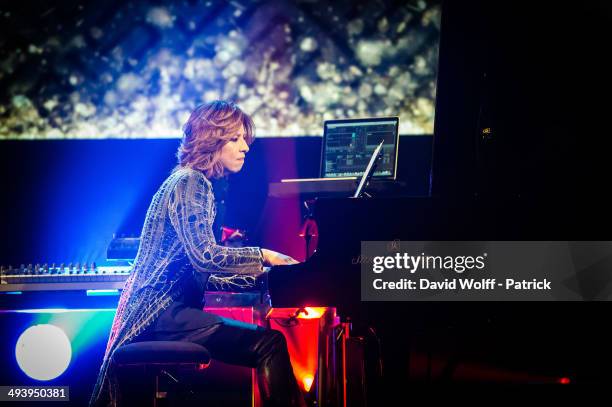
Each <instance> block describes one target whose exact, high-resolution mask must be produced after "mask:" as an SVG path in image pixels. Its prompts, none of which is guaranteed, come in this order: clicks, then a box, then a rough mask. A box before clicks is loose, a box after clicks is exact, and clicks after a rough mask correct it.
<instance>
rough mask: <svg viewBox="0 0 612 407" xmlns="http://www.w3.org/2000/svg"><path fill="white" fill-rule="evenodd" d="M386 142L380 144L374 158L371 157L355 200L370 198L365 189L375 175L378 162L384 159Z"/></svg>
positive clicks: (375, 150)
mask: <svg viewBox="0 0 612 407" xmlns="http://www.w3.org/2000/svg"><path fill="white" fill-rule="evenodd" d="M384 142H385V141H384V140H383V141H381V142H380V144H379V145H378V146H377V147H376V148H375V149H374V152H373V153H372V157H370V162H368V166H367V167H366V170H365V172H364V173H363V175H362V176H361V180H360V181H359V185H358V186H357V190H356V191H355V194H354V195H353V198H361V197H362V196H363V195H366V196H367V197H370V195H369V194H368V193H366V192H365V188H366V187H367V186H368V183H369V182H370V178H372V175H373V174H374V170H375V169H376V165H377V164H378V161H380V159H381V158H382V154H381V152H382V146H383V143H384Z"/></svg>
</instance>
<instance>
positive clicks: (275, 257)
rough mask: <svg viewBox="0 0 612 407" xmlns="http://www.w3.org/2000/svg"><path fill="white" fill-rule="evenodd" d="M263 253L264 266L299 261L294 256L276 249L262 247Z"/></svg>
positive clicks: (296, 262)
mask: <svg viewBox="0 0 612 407" xmlns="http://www.w3.org/2000/svg"><path fill="white" fill-rule="evenodd" d="M261 254H262V255H263V262H264V266H287V265H290V264H298V263H299V261H297V260H296V259H294V258H293V257H291V256H287V255H284V254H282V253H279V252H275V251H274V250H268V249H261Z"/></svg>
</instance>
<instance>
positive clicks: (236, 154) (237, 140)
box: [219, 127, 249, 173]
mask: <svg viewBox="0 0 612 407" xmlns="http://www.w3.org/2000/svg"><path fill="white" fill-rule="evenodd" d="M248 151H249V146H248V144H247V143H246V141H245V140H244V127H241V128H240V130H239V131H238V132H237V133H236V134H235V135H234V137H233V138H232V139H231V140H230V141H228V142H227V143H226V144H225V145H224V146H223V148H221V156H220V157H219V159H220V161H221V163H222V164H223V166H224V167H225V169H226V170H227V171H228V172H232V173H233V172H238V171H240V170H241V169H242V166H243V165H244V157H245V156H246V153H247V152H248Z"/></svg>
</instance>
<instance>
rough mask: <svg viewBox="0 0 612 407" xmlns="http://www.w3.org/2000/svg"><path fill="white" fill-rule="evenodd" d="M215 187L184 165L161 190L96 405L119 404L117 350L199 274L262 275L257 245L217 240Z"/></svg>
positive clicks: (125, 294) (129, 285) (103, 371)
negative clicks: (114, 364) (114, 361)
mask: <svg viewBox="0 0 612 407" xmlns="http://www.w3.org/2000/svg"><path fill="white" fill-rule="evenodd" d="M215 213H216V212H215V202H214V196H213V193H212V186H211V184H210V182H209V181H208V179H206V177H205V176H204V174H202V173H201V172H199V171H196V170H193V169H190V168H180V169H178V170H176V171H174V172H173V173H172V174H171V175H170V176H169V177H168V178H167V179H166V180H165V181H164V183H163V184H162V186H161V187H160V188H159V190H158V191H157V193H156V194H155V196H154V197H153V200H152V202H151V205H150V206H149V210H148V212H147V216H146V219H145V223H144V226H143V230H142V235H141V242H140V248H139V250H138V254H137V255H136V259H135V262H134V267H133V270H132V272H131V273H130V277H129V278H128V280H127V282H126V284H125V287H124V289H123V292H122V294H121V298H120V300H119V305H118V307H117V313H116V315H115V319H114V321H113V325H112V329H111V332H110V337H109V339H108V344H107V346H106V353H105V355H104V360H103V362H102V367H101V368H100V373H99V376H98V382H97V383H96V386H95V388H94V391H93V394H92V397H91V401H90V404H91V405H111V406H114V405H116V401H117V384H116V383H115V380H113V378H114V372H113V371H112V369H113V367H112V364H111V363H110V360H111V356H112V354H113V352H114V351H115V349H117V348H118V347H120V346H122V345H125V344H128V343H130V341H132V340H133V339H134V338H135V337H136V336H138V335H139V334H140V333H142V332H143V331H144V330H145V329H146V328H147V327H149V326H150V324H151V323H152V322H153V321H155V319H156V318H157V317H158V316H159V315H160V314H161V312H162V311H163V310H165V309H166V308H168V306H169V305H170V304H172V303H173V302H174V301H175V300H176V299H177V298H179V297H180V295H181V294H182V288H181V287H182V282H183V281H185V279H187V278H193V273H203V274H200V276H201V277H202V276H203V277H204V279H202V278H200V279H199V280H200V281H202V280H204V281H205V280H206V279H207V278H208V276H209V274H210V273H228V274H232V275H236V274H251V275H253V274H259V273H261V272H262V270H263V267H262V261H263V259H262V256H261V251H260V250H259V248H257V247H242V248H230V247H224V246H219V245H217V244H216V242H215V238H214V236H213V232H212V224H213V221H214V217H215Z"/></svg>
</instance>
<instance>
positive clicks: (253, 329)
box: [150, 310, 306, 407]
mask: <svg viewBox="0 0 612 407" xmlns="http://www.w3.org/2000/svg"><path fill="white" fill-rule="evenodd" d="M198 311H199V310H198ZM192 312H195V311H192ZM200 312H202V311H200ZM150 339H153V340H165V341H168V340H180V341H190V342H194V343H198V344H200V345H202V346H205V347H206V348H207V349H208V350H209V352H210V354H211V356H212V358H213V359H217V360H220V361H221V362H224V363H229V364H234V365H240V366H248V367H252V368H256V369H257V379H258V380H257V382H258V383H259V390H260V393H261V397H262V400H263V403H264V406H265V407H277V406H278V407H288V406H296V407H304V406H306V403H305V402H304V399H303V397H302V394H301V392H300V389H299V387H298V384H297V381H296V379H295V376H294V373H293V369H292V367H291V362H290V360H289V352H288V350H287V342H286V341H285V337H284V336H283V334H282V333H280V332H278V331H275V330H272V329H266V328H262V327H260V326H257V325H252V324H247V323H243V322H239V321H235V320H232V319H226V318H221V322H220V323H215V324H213V325H208V326H205V327H201V328H198V329H193V330H190V331H168V330H164V331H153V332H151V338H150Z"/></svg>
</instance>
